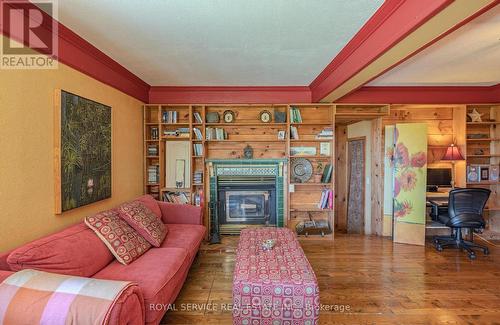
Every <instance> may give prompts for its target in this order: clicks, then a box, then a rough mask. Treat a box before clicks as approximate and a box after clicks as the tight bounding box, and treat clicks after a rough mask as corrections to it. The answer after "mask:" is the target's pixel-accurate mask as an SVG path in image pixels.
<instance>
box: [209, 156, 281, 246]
mask: <svg viewBox="0 0 500 325" xmlns="http://www.w3.org/2000/svg"><path fill="white" fill-rule="evenodd" d="M285 161H286V160H283V159H241V160H240V159H225V160H209V161H208V167H209V176H210V180H209V181H210V202H209V207H210V209H209V210H210V227H209V229H210V241H211V242H212V243H217V242H219V241H220V236H219V235H220V234H222V235H231V234H239V233H240V231H241V229H243V228H246V227H255V226H274V227H282V226H283V225H284V221H283V220H284V197H285V195H284V188H285V186H284V177H283V168H284V162H285Z"/></svg>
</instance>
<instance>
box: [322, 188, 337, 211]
mask: <svg viewBox="0 0 500 325" xmlns="http://www.w3.org/2000/svg"><path fill="white" fill-rule="evenodd" d="M318 208H319V209H332V208H333V191H332V190H331V189H326V188H325V189H324V190H323V191H321V199H320V200H319V202H318Z"/></svg>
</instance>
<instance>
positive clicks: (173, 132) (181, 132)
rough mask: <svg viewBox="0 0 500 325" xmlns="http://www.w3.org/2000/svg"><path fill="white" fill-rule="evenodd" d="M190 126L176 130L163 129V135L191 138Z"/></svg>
mask: <svg viewBox="0 0 500 325" xmlns="http://www.w3.org/2000/svg"><path fill="white" fill-rule="evenodd" d="M189 132H190V131H189V128H178V129H175V130H163V135H164V136H167V137H178V138H189Z"/></svg>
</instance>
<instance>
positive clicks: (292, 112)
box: [290, 106, 302, 123]
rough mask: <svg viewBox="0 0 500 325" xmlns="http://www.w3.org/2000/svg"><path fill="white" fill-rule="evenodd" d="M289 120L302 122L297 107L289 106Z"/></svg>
mask: <svg viewBox="0 0 500 325" xmlns="http://www.w3.org/2000/svg"><path fill="white" fill-rule="evenodd" d="M290 122H291V123H302V116H301V115H300V110H299V109H298V108H297V107H294V106H291V107H290Z"/></svg>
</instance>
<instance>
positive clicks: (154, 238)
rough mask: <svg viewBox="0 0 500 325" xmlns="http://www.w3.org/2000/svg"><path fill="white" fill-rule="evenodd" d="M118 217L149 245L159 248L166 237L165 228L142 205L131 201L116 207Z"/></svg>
mask: <svg viewBox="0 0 500 325" xmlns="http://www.w3.org/2000/svg"><path fill="white" fill-rule="evenodd" d="M118 209H119V211H120V217H121V218H122V219H123V220H125V221H126V222H127V223H128V224H129V225H130V226H131V227H132V228H134V229H135V231H137V232H138V233H139V234H140V235H141V236H142V237H144V239H146V240H147V241H148V242H149V243H150V244H151V245H153V246H155V247H160V245H161V243H162V242H163V240H164V239H165V236H166V235H167V231H168V229H167V227H166V226H165V225H164V224H163V223H162V222H161V219H159V218H158V217H157V216H156V215H155V214H154V213H153V212H152V211H151V210H150V209H148V207H146V205H144V203H142V202H141V201H132V202H127V203H123V204H122V205H120V206H119V207H118Z"/></svg>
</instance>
